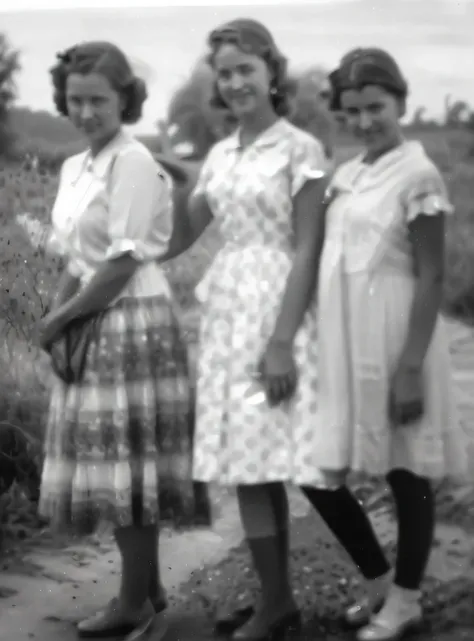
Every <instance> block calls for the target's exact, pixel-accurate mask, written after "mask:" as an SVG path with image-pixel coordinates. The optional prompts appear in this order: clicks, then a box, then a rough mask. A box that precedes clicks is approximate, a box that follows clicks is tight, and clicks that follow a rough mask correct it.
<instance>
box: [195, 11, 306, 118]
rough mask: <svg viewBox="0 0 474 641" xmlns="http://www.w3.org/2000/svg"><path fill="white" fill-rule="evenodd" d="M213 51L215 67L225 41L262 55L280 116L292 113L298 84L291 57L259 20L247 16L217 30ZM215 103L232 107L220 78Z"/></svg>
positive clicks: (210, 60)
mask: <svg viewBox="0 0 474 641" xmlns="http://www.w3.org/2000/svg"><path fill="white" fill-rule="evenodd" d="M207 42H208V46H209V48H210V53H209V54H208V56H207V62H208V63H209V64H210V65H211V67H212V68H214V59H215V56H216V53H217V52H218V50H219V49H220V47H221V46H222V45H224V44H234V45H236V46H237V47H238V48H239V49H241V50H242V51H243V52H244V53H250V54H253V55H256V56H259V57H260V58H261V59H262V60H263V61H264V62H265V63H266V65H267V67H268V69H269V71H270V76H271V81H270V82H271V84H270V101H271V104H272V106H273V109H274V111H275V113H276V114H277V115H278V116H286V115H288V114H289V112H290V96H291V95H292V94H293V93H294V91H295V87H294V83H292V82H291V80H290V79H289V77H288V60H287V58H286V57H285V56H284V55H283V54H282V53H281V52H280V51H279V49H278V47H277V45H276V44H275V41H274V39H273V36H272V34H271V33H270V32H269V31H268V29H267V28H266V27H265V26H264V25H263V24H261V23H260V22H257V21H256V20H250V19H246V18H242V19H238V20H232V21H231V22H227V23H226V24H224V25H222V26H221V27H218V28H217V29H214V30H213V31H212V32H211V33H210V35H209V37H208V41H207ZM211 106H212V107H214V108H216V109H225V110H228V109H229V108H228V106H227V104H226V103H225V102H224V100H223V98H222V96H221V94H220V92H219V87H218V84H217V81H214V86H213V93H212V96H211Z"/></svg>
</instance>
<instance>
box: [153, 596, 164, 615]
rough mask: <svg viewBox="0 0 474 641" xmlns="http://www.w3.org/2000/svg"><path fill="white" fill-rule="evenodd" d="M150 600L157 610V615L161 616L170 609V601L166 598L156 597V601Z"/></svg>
mask: <svg viewBox="0 0 474 641" xmlns="http://www.w3.org/2000/svg"><path fill="white" fill-rule="evenodd" d="M150 600H151V603H152V605H153V607H154V609H155V612H156V614H161V613H162V612H164V611H165V610H166V608H167V607H168V601H167V600H166V597H163V596H159V597H156V599H150Z"/></svg>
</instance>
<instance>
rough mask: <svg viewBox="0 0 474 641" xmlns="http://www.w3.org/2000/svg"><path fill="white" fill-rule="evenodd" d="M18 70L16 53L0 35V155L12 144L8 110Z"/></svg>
mask: <svg viewBox="0 0 474 641" xmlns="http://www.w3.org/2000/svg"><path fill="white" fill-rule="evenodd" d="M19 70H20V57H19V53H18V51H15V50H14V49H12V47H11V45H10V43H9V41H8V39H7V37H6V36H5V35H4V34H1V33H0V155H7V154H8V152H9V151H10V149H11V147H12V145H13V142H14V135H13V130H12V127H11V122H10V109H11V106H12V104H13V102H14V100H15V98H16V85H15V76H16V73H17V72H18V71H19Z"/></svg>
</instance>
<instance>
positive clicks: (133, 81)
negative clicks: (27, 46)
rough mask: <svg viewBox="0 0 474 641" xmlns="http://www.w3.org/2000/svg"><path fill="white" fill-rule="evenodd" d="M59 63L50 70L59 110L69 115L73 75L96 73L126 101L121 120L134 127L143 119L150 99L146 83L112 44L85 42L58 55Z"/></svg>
mask: <svg viewBox="0 0 474 641" xmlns="http://www.w3.org/2000/svg"><path fill="white" fill-rule="evenodd" d="M57 59H58V62H57V63H56V65H55V66H54V67H53V68H52V69H51V70H50V74H51V78H52V82H53V89H54V94H53V100H54V104H55V105H56V109H57V110H58V111H59V113H60V114H62V115H63V116H66V117H67V116H68V108H67V99H66V85H67V79H68V76H69V75H70V74H71V73H79V74H88V73H97V74H100V75H102V76H104V77H105V78H107V80H108V81H109V83H110V85H111V87H112V88H113V89H114V90H115V91H117V92H118V93H119V94H120V95H121V96H123V98H124V99H125V104H124V108H123V110H122V113H121V121H122V123H124V124H127V125H133V124H135V123H136V122H138V121H139V120H140V118H141V117H142V113H143V104H144V103H145V101H146V99H147V98H148V92H147V88H146V84H145V82H144V81H143V80H142V79H141V78H138V77H137V76H136V75H134V73H133V71H132V67H131V65H130V63H129V61H128V59H127V57H126V55H125V54H124V53H123V51H122V50H121V49H119V48H118V47H116V46H115V45H114V44H112V43H110V42H84V43H81V44H78V45H75V46H74V47H71V48H69V49H66V51H63V52H61V53H58V54H57Z"/></svg>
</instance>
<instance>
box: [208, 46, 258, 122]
mask: <svg viewBox="0 0 474 641" xmlns="http://www.w3.org/2000/svg"><path fill="white" fill-rule="evenodd" d="M214 70H215V74H216V81H217V88H218V90H219V93H220V95H221V97H222V99H223V101H224V102H225V103H226V105H227V106H228V107H229V109H230V110H231V111H232V113H233V114H234V115H235V117H236V118H238V119H241V118H245V117H246V116H249V115H252V114H254V113H256V112H258V111H260V110H262V108H267V107H268V105H269V104H270V84H271V78H270V73H269V69H268V67H267V64H266V62H265V61H264V60H263V59H262V58H260V57H259V56H256V55H253V54H251V53H245V52H243V51H242V50H241V49H239V48H238V47H237V46H236V45H233V44H223V45H221V46H220V47H219V49H218V51H217V53H216V54H215V56H214Z"/></svg>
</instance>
